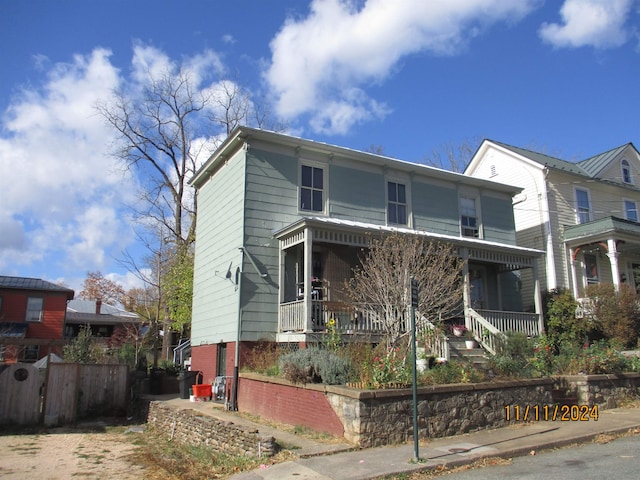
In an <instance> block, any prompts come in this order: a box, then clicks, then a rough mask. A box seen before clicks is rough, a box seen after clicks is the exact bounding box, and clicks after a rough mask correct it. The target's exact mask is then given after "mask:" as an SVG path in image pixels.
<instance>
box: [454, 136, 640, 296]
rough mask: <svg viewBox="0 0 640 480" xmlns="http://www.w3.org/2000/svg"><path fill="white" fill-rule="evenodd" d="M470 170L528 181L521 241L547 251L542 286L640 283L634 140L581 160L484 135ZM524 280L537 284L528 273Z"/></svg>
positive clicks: (520, 203)
mask: <svg viewBox="0 0 640 480" xmlns="http://www.w3.org/2000/svg"><path fill="white" fill-rule="evenodd" d="M465 175H468V176H471V177H476V178H483V179H490V180H494V181H497V182H501V183H506V184H509V185H514V186H518V187H521V188H522V189H523V190H522V193H520V194H519V195H518V196H516V197H515V198H514V207H513V211H514V217H515V223H516V232H517V244H518V245H520V246H524V247H530V248H536V249H540V250H544V251H545V252H546V256H545V257H541V258H540V259H539V260H538V262H540V263H541V265H540V267H541V268H540V272H542V273H543V274H544V275H541V282H543V288H545V289H553V288H557V287H564V288H569V289H571V290H572V292H573V294H574V296H575V297H576V298H581V297H582V296H583V292H584V288H585V287H586V286H587V285H588V284H592V283H600V282H608V283H613V284H614V285H616V286H617V285H619V284H620V283H621V282H629V283H632V284H633V285H634V286H635V287H636V288H637V289H638V288H639V287H640V278H638V275H637V273H638V272H639V271H640V224H639V223H638V220H639V219H640V217H639V214H638V205H639V203H640V154H639V153H638V150H637V149H636V148H635V147H634V145H633V144H631V143H628V144H625V145H622V146H619V147H617V148H614V149H612V150H609V151H607V152H604V153H601V154H598V155H595V156H593V157H589V158H587V159H585V160H582V161H578V162H575V163H574V162H568V161H564V160H561V159H558V158H554V157H551V156H548V155H544V154H542V153H537V152H533V151H530V150H526V149H523V148H517V147H513V146H510V145H506V144H504V143H500V142H496V141H492V140H485V141H484V142H483V143H482V145H481V146H480V148H479V149H478V151H477V152H476V154H475V155H474V157H473V158H472V160H471V162H470V164H469V166H468V167H467V169H466V170H465ZM523 281H524V282H525V285H524V288H525V289H527V288H530V282H527V280H526V275H524V276H523Z"/></svg>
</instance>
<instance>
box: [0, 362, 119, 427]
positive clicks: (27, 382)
mask: <svg viewBox="0 0 640 480" xmlns="http://www.w3.org/2000/svg"><path fill="white" fill-rule="evenodd" d="M128 400H129V372H128V367H127V365H85V364H76V363H50V364H49V366H48V368H47V369H46V370H39V369H38V368H36V367H34V366H33V365H31V364H14V365H9V366H8V367H6V368H4V370H3V371H2V372H0V424H2V425H6V424H18V425H33V424H38V423H41V422H44V423H45V424H48V425H57V424H69V423H74V422H76V421H78V420H80V419H86V418H95V417H113V416H116V417H117V416H123V415H125V414H126V409H127V403H128Z"/></svg>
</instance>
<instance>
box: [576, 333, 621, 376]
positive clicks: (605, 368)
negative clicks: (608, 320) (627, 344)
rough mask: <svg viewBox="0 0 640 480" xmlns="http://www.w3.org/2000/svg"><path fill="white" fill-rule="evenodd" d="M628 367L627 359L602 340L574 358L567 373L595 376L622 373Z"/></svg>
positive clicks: (588, 346) (587, 347) (586, 347)
mask: <svg viewBox="0 0 640 480" xmlns="http://www.w3.org/2000/svg"><path fill="white" fill-rule="evenodd" d="M626 366H627V361H626V359H625V358H624V357H623V356H622V355H621V354H620V353H619V352H618V351H616V350H615V349H614V348H613V347H611V346H609V345H608V344H607V342H606V341H605V340H600V341H598V342H595V343H593V344H592V345H585V346H584V348H583V349H582V350H581V351H580V352H579V353H578V354H577V355H576V356H575V357H573V358H572V359H571V360H570V361H569V364H568V366H567V370H568V372H567V373H571V374H578V373H583V374H585V375H595V374H599V373H621V372H623V371H624V370H625V367H626Z"/></svg>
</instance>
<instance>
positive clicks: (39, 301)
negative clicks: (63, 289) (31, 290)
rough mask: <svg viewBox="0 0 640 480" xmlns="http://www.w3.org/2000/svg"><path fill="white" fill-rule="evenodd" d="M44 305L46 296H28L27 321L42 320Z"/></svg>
mask: <svg viewBox="0 0 640 480" xmlns="http://www.w3.org/2000/svg"><path fill="white" fill-rule="evenodd" d="M43 306H44V298H42V297H27V315H26V317H25V320H26V321H27V322H41V321H42V312H43Z"/></svg>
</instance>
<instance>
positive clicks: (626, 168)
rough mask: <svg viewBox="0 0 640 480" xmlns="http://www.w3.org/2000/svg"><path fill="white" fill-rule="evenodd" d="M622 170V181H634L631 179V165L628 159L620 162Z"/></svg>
mask: <svg viewBox="0 0 640 480" xmlns="http://www.w3.org/2000/svg"><path fill="white" fill-rule="evenodd" d="M620 170H621V172H622V181H623V182H624V183H633V181H632V179H631V167H630V165H629V162H628V161H627V160H626V159H623V160H622V161H621V162H620Z"/></svg>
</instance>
